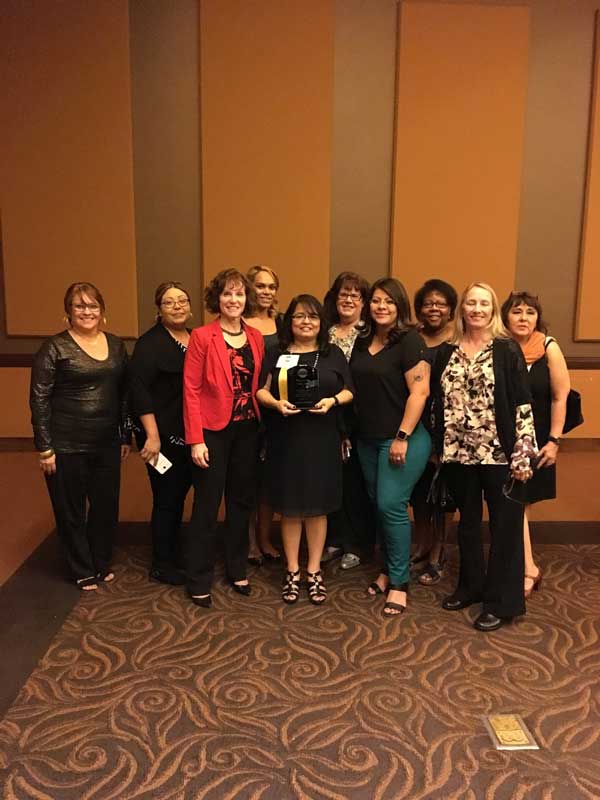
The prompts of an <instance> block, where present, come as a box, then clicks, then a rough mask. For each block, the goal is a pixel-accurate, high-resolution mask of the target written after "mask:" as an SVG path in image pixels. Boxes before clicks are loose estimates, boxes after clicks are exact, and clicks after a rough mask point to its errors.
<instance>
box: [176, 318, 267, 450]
mask: <svg viewBox="0 0 600 800" xmlns="http://www.w3.org/2000/svg"><path fill="white" fill-rule="evenodd" d="M242 324H243V326H244V330H245V331H246V336H247V337H248V342H249V344H250V348H251V349H252V355H253V356H254V374H253V375H252V402H253V404H254V411H255V413H256V418H257V419H260V411H259V408H258V403H257V402H256V391H257V389H258V379H259V377H260V368H261V366H262V360H263V355H264V352H265V342H264V339H263V335H262V333H261V332H260V331H258V330H256V328H252V327H251V326H250V325H246V324H245V323H242ZM232 411H233V377H232V375H231V364H230V361H229V355H228V353H227V345H226V344H225V339H224V338H223V334H222V332H221V328H220V323H219V320H218V319H216V320H215V321H214V322H211V323H210V324H209V325H203V326H202V327H201V328H195V329H194V330H193V331H192V335H191V337H190V343H189V345H188V349H187V353H186V355H185V364H184V368H183V421H184V424H185V441H186V442H187V444H203V443H204V428H208V430H210V431H220V430H223V428H225V427H226V425H227V424H228V423H229V421H230V420H231V413H232Z"/></svg>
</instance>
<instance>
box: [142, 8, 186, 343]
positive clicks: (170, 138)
mask: <svg viewBox="0 0 600 800" xmlns="http://www.w3.org/2000/svg"><path fill="white" fill-rule="evenodd" d="M198 13H199V11H198V0H169V2H165V1H164V0H130V19H131V80H132V101H133V167H134V187H135V221H136V251H137V280H138V293H139V323H140V331H144V330H146V329H147V328H148V327H149V326H150V325H151V324H152V323H153V321H154V316H155V313H156V308H155V307H154V304H153V298H154V290H155V288H156V287H157V286H158V284H159V283H162V281H165V280H177V281H181V282H182V283H183V284H184V286H185V287H186V288H187V289H188V291H189V292H190V293H191V295H192V299H193V305H194V311H197V310H198V307H199V305H200V302H199V301H200V286H201V263H200V261H201V258H200V147H199V145H198V138H199V135H200V119H199V112H200V109H199V105H200V99H199V95H198V91H199V90H198V85H199V76H198V55H199V54H198V49H199V36H198Z"/></svg>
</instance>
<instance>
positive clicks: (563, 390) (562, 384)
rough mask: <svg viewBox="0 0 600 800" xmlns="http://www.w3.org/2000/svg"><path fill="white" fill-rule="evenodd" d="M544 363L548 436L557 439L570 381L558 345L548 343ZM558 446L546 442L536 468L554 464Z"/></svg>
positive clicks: (561, 425) (564, 415)
mask: <svg viewBox="0 0 600 800" xmlns="http://www.w3.org/2000/svg"><path fill="white" fill-rule="evenodd" d="M546 361H547V362H548V370H549V372H550V393H551V397H552V404H551V406H550V436H553V437H554V438H555V439H559V438H560V436H561V435H562V432H563V427H564V425H565V417H566V415H567V397H568V395H569V391H570V389H571V380H570V378H569V370H568V368H567V362H566V361H565V357H564V356H563V354H562V350H561V349H560V347H559V346H558V343H557V342H555V341H553V342H550V344H549V345H548V347H547V348H546ZM557 456H558V444H557V443H556V442H551V441H548V442H546V444H545V445H544V446H543V447H542V449H541V450H540V459H539V461H538V467H550V466H552V464H555V463H556V458H557Z"/></svg>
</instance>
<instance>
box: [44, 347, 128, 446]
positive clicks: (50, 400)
mask: <svg viewBox="0 0 600 800" xmlns="http://www.w3.org/2000/svg"><path fill="white" fill-rule="evenodd" d="M105 335H106V339H107V341H108V357H107V358H106V359H105V360H104V361H99V360H98V359H96V358H93V357H92V356H89V355H88V354H87V353H86V352H85V350H83V349H82V348H81V347H80V346H79V345H78V344H77V342H76V341H75V339H73V337H72V336H71V335H70V333H69V332H68V331H62V333H57V334H56V336H52V337H51V338H50V339H47V340H46V341H45V342H44V344H43V345H42V346H41V348H40V349H39V350H38V352H37V354H36V356H35V359H34V362H33V367H32V370H31V388H30V395H29V405H30V407H31V424H32V426H33V436H34V441H35V446H36V448H37V449H38V450H39V451H40V452H43V451H45V450H49V449H50V448H53V449H54V450H55V451H56V452H57V453H89V452H94V451H95V450H97V449H99V448H101V447H109V446H110V445H113V444H118V443H119V442H122V443H125V442H128V441H129V440H130V438H131V433H130V431H129V429H128V424H127V422H128V421H127V360H128V359H127V351H126V349H125V344H124V343H123V341H122V340H121V339H119V338H118V337H117V336H113V335H112V334H111V333H107V334H105Z"/></svg>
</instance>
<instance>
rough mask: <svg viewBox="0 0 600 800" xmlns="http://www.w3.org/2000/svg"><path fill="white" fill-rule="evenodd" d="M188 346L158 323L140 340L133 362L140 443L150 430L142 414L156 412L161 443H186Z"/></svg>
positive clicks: (133, 400) (133, 396)
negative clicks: (186, 361)
mask: <svg viewBox="0 0 600 800" xmlns="http://www.w3.org/2000/svg"><path fill="white" fill-rule="evenodd" d="M185 351H186V348H185V347H184V346H183V345H181V344H180V343H179V342H178V341H177V340H176V339H174V338H173V337H172V336H171V334H170V333H169V332H168V331H167V329H166V328H165V327H164V325H161V323H160V322H159V323H157V324H156V325H155V326H154V327H153V328H150V330H148V331H146V333H144V334H143V335H142V336H140V338H139V339H138V340H137V342H136V345H135V349H134V351H133V356H132V358H131V364H130V376H131V377H130V385H131V388H130V392H131V406H132V411H133V414H134V415H135V418H136V420H135V423H136V439H137V442H138V447H143V443H144V442H145V441H146V434H145V432H144V429H143V426H142V425H141V423H140V422H139V418H140V417H141V416H142V415H144V414H154V416H155V418H156V424H157V426H158V432H159V434H160V438H161V447H164V446H165V445H167V444H171V445H175V446H180V447H183V446H184V443H185V434H184V428H183V363H184V360H185Z"/></svg>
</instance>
